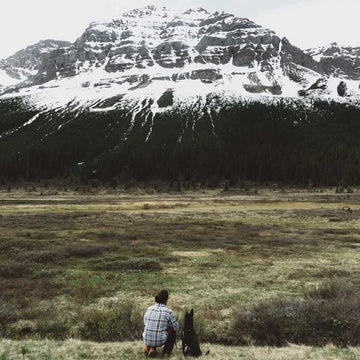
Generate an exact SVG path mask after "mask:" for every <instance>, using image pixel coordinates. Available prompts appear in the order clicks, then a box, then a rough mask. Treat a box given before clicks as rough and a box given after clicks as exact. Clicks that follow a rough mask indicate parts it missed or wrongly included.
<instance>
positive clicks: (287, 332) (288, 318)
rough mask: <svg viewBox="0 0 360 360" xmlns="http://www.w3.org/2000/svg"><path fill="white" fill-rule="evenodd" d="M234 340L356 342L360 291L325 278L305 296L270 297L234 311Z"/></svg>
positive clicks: (359, 325) (315, 343)
mask: <svg viewBox="0 0 360 360" xmlns="http://www.w3.org/2000/svg"><path fill="white" fill-rule="evenodd" d="M233 337H234V343H237V344H249V343H254V344H256V345H262V346H263V345H267V346H284V345H286V344H287V343H295V344H306V345H312V346H324V345H326V344H328V343H333V344H335V345H336V346H341V347H346V346H358V345H360V291H359V290H358V288H357V287H356V286H355V285H353V284H350V283H344V282H340V281H337V280H335V281H331V282H326V283H324V284H323V285H322V286H320V287H319V288H315V289H312V290H311V291H308V292H307V293H306V294H305V300H303V301H299V300H295V301H284V300H273V301H270V302H266V303H261V304H258V305H256V306H254V307H253V308H252V310H251V311H248V312H241V313H239V314H238V316H237V318H236V321H235V324H234V328H233Z"/></svg>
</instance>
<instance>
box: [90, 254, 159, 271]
mask: <svg viewBox="0 0 360 360" xmlns="http://www.w3.org/2000/svg"><path fill="white" fill-rule="evenodd" d="M93 269H94V270H102V271H111V270H119V271H121V270H123V271H126V270H147V271H160V270H162V266H161V264H160V261H159V260H158V259H157V258H146V257H139V258H132V259H127V260H114V261H111V260H110V261H104V262H98V263H95V264H94V265H93Z"/></svg>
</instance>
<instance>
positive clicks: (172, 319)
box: [170, 311, 180, 331]
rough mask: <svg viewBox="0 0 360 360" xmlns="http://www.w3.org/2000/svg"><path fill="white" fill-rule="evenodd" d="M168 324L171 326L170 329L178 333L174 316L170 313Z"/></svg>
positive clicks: (177, 324) (177, 325)
mask: <svg viewBox="0 0 360 360" xmlns="http://www.w3.org/2000/svg"><path fill="white" fill-rule="evenodd" d="M170 323H171V326H172V328H173V329H174V330H175V331H178V330H179V327H180V326H179V323H178V322H177V321H176V318H175V315H174V313H173V312H172V311H170Z"/></svg>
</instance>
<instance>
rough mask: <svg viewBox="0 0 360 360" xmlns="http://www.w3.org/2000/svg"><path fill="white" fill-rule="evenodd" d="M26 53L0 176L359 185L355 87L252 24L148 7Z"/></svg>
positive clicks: (12, 93) (0, 114)
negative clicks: (71, 40)
mask: <svg viewBox="0 0 360 360" xmlns="http://www.w3.org/2000/svg"><path fill="white" fill-rule="evenodd" d="M50 42H51V41H50ZM48 45H51V46H48ZM62 45H65V47H64V46H62ZM53 47H55V48H53ZM29 49H30V50H29ZM31 49H32V48H31V47H30V48H28V52H29V51H30V57H29V56H28V55H29V54H28V52H26V51H23V52H19V53H18V55H17V56H16V57H15V58H16V59H15V60H16V61H19V63H20V64H25V65H26V64H28V62H27V61H28V59H29V58H31V59H32V60H31V61H30V65H29V66H28V69H29V72H30V75H29V76H28V77H27V78H25V80H24V81H19V82H18V84H15V85H12V86H10V87H6V88H5V89H4V90H2V91H3V93H2V95H0V153H1V154H2V156H1V157H0V181H3V182H6V181H7V180H6V179H9V178H10V179H19V178H22V179H31V180H34V179H44V178H54V177H68V176H76V177H81V178H82V179H84V181H87V180H88V179H92V178H97V179H101V180H103V181H105V180H109V179H111V178H113V177H118V178H121V179H123V180H124V179H125V180H124V181H131V179H135V180H146V179H149V178H155V179H158V178H160V179H165V180H170V181H173V180H174V179H178V178H181V179H188V180H189V181H190V180H191V181H201V182H207V183H211V182H212V180H211V179H214V178H217V179H218V178H226V179H230V178H239V179H248V180H252V181H287V182H294V183H301V184H307V183H309V182H311V183H322V184H338V183H340V182H346V183H351V184H358V183H359V181H360V180H359V179H360V173H358V171H357V170H356V169H358V168H359V167H358V165H357V164H358V154H360V149H359V147H360V146H359V141H358V139H359V138H360V135H359V134H360V126H359V125H358V119H359V114H360V93H359V80H356V79H357V78H356V77H354V76H353V75H352V74H351V73H349V72H348V73H346V68H344V69H343V70H342V69H341V68H339V71H338V72H337V73H335V72H333V68H332V67H329V71H328V72H326V71H325V68H323V64H322V62H321V61H320V62H318V61H316V60H314V58H313V56H316V55H319V54H322V52H321V51H323V53H324V54H328V52H326V50H321V49H320V50H317V52H314V51H309V52H308V53H306V52H304V51H302V50H301V49H299V48H297V47H296V46H294V45H292V44H291V43H290V42H289V41H288V40H287V39H286V38H280V37H279V36H277V35H276V33H275V32H274V31H272V30H269V29H265V28H263V27H261V26H260V25H257V24H255V23H254V22H252V21H251V20H249V19H246V18H239V17H236V16H234V15H231V14H227V13H224V12H222V13H221V12H216V13H213V14H210V13H208V12H206V10H204V9H195V10H188V11H185V12H180V13H179V12H172V11H171V10H167V9H163V8H161V9H158V8H156V7H151V6H150V7H146V8H141V9H135V10H132V11H129V12H127V13H125V14H123V15H122V16H120V17H119V18H117V19H115V20H112V21H110V22H102V23H99V22H95V23H91V24H90V25H89V26H88V27H87V29H85V31H84V32H83V34H82V35H81V36H80V37H79V38H78V39H77V40H76V41H75V42H74V43H71V44H70V45H69V46H67V43H64V44H62V43H54V44H47V43H46V42H40V43H38V49H37V50H36V51H35V53H36V54H38V55H37V57H34V56H33V55H31V54H33V50H31ZM41 49H44V50H41ZM49 49H50V50H49ZM346 51H348V52H349V51H350V50H346ZM351 51H352V50H351ZM348 52H347V53H346V54H348ZM335 53H336V54H338V53H339V51H337V52H334V53H333V54H332V56H327V55H325V58H326V59H330V58H331V59H334V58H335V56H334V54H335ZM344 54H345V53H344ZM340 55H341V54H340ZM355 55H356V54H355ZM31 56H32V57H31ZM346 56H348V55H346ZM356 56H357V55H356ZM356 56H355V57H356ZM323 57H324V56H322V55H321V58H323ZM337 57H338V56H337ZM21 59H23V60H22V61H23V62H21V61H20V60H21ZM15 60H14V59H13V61H15ZM320 60H321V59H320ZM335 60H336V61H338V59H335ZM327 61H328V60H327ZM331 61H334V60H331ZM343 63H344V62H342V61H340V64H343ZM333 64H334V63H333ZM345 64H348V62H347V61H345ZM32 65H33V66H32ZM21 66H24V65H21ZM332 66H336V64H335V65H332ZM13 69H15V70H16V69H18V70H19V71H20V70H21V69H24V68H13ZM354 71H356V68H354ZM346 74H348V75H346ZM0 75H1V74H0ZM1 79H2V77H1V76H0V83H1ZM20 80H21V79H20ZM0 91H1V90H0ZM359 157H360V156H359ZM1 179H3V180H1ZM310 180H311V181H310Z"/></svg>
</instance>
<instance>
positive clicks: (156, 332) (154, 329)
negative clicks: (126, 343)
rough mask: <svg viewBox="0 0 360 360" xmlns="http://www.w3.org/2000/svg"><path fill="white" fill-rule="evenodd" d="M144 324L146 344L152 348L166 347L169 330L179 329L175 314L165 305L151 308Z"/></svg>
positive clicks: (147, 311)
mask: <svg viewBox="0 0 360 360" xmlns="http://www.w3.org/2000/svg"><path fill="white" fill-rule="evenodd" d="M144 323H145V330H144V333H143V338H144V343H145V344H146V345H148V346H151V347H159V346H162V345H164V343H165V341H166V339H167V336H168V333H167V330H168V329H169V328H171V329H173V330H175V331H177V330H178V329H179V324H178V323H177V321H176V319H175V315H174V313H173V312H172V310H171V309H169V308H168V307H167V306H166V305H165V304H156V305H153V306H150V307H149V308H148V309H147V310H146V313H145V315H144Z"/></svg>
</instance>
